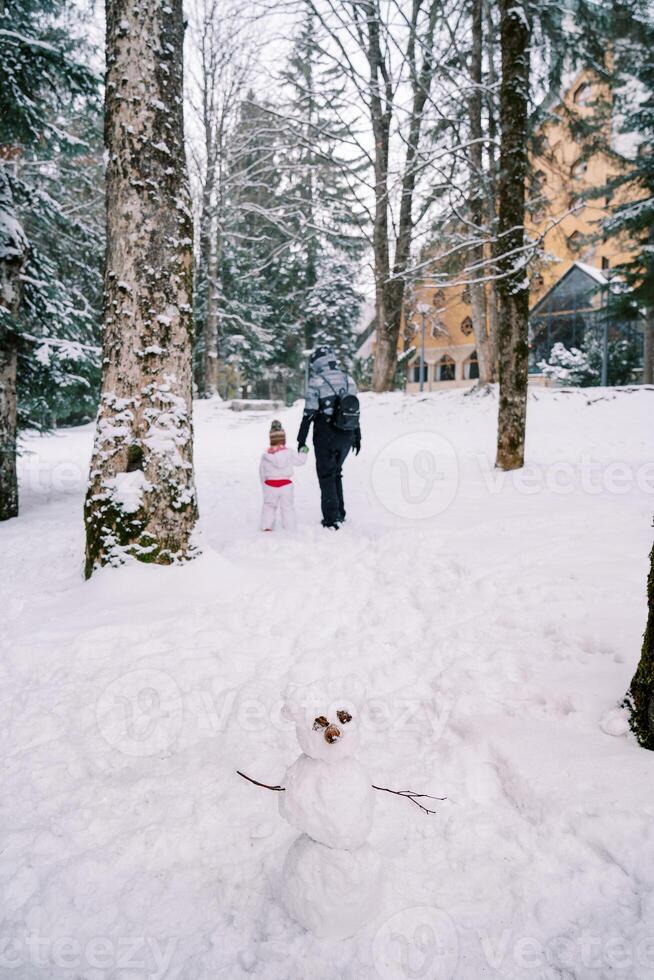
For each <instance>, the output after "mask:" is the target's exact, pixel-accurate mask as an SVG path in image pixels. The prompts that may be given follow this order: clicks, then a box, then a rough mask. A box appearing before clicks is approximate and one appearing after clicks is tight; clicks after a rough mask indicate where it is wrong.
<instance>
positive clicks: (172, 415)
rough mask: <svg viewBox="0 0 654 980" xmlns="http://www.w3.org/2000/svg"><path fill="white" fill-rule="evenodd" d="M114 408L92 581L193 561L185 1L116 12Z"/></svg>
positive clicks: (110, 138)
mask: <svg viewBox="0 0 654 980" xmlns="http://www.w3.org/2000/svg"><path fill="white" fill-rule="evenodd" d="M106 16H107V25H106V27H107V33H106V44H107V75H106V90H105V143H106V147H107V152H108V164H107V190H106V200H107V255H106V267H105V297H104V336H103V376H102V397H101V403H100V409H99V415H98V421H97V427H96V436H95V445H94V449H93V457H92V460H91V472H90V479H89V489H88V492H87V497H86V504H85V521H86V574H87V576H88V575H90V574H91V573H92V571H93V569H94V568H95V567H96V566H97V565H100V564H107V563H111V564H116V563H118V562H120V561H121V560H123V559H124V557H125V556H126V555H130V556H133V557H135V558H137V559H139V560H141V561H148V562H158V563H161V564H168V563H170V562H173V561H175V560H177V559H180V558H184V557H188V556H189V553H190V545H189V537H190V534H191V531H192V529H193V526H194V523H195V519H196V513H197V507H196V497H195V487H194V482H193V455H192V451H193V450H192V418H191V412H192V402H191V378H192V359H191V341H192V327H193V323H192V311H191V298H192V297H191V293H192V238H193V235H192V218H191V209H190V199H189V194H188V183H187V174H186V160H185V154H184V127H183V110H182V105H183V102H182V97H183V89H182V46H183V37H184V23H183V16H182V0H168V2H167V3H166V4H162V3H160V2H159V0H108V2H107V4H106Z"/></svg>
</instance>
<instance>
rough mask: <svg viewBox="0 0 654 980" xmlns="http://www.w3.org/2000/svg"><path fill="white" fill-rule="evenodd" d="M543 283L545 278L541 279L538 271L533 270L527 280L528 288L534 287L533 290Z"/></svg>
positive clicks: (541, 286)
mask: <svg viewBox="0 0 654 980" xmlns="http://www.w3.org/2000/svg"><path fill="white" fill-rule="evenodd" d="M544 285H545V280H544V279H543V277H542V275H541V274H540V272H534V274H533V276H532V277H531V279H530V281H529V287H530V289H534V290H538V289H542V288H543V286H544Z"/></svg>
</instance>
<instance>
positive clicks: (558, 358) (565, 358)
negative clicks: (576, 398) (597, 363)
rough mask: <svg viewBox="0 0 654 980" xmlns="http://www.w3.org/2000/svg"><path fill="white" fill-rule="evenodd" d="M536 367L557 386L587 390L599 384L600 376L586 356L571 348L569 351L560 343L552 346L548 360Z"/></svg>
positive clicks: (583, 352)
mask: <svg viewBox="0 0 654 980" xmlns="http://www.w3.org/2000/svg"><path fill="white" fill-rule="evenodd" d="M538 367H539V368H540V370H541V371H542V373H543V374H544V375H545V377H546V378H548V379H549V380H550V381H555V382H557V383H558V384H564V385H575V386H578V387H580V388H587V387H589V386H590V385H594V384H599V379H600V377H601V375H600V374H599V373H598V372H597V371H596V370H595V368H594V367H592V366H591V363H590V360H589V358H588V354H586V352H585V351H583V350H579V348H578V347H571V348H570V350H568V348H567V347H566V346H565V345H564V344H561V343H557V344H554V346H553V347H552V350H551V351H550V356H549V360H547V361H539V362H538Z"/></svg>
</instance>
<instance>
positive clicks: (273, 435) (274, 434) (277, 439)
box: [270, 419, 286, 446]
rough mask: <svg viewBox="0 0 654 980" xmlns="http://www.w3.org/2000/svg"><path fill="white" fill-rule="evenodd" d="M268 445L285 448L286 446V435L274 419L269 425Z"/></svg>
mask: <svg viewBox="0 0 654 980" xmlns="http://www.w3.org/2000/svg"><path fill="white" fill-rule="evenodd" d="M270 445H271V446H285V445H286V433H285V432H284V430H283V429H282V423H281V422H278V421H277V419H275V420H274V421H273V422H272V423H271V425H270Z"/></svg>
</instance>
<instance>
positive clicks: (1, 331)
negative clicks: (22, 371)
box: [0, 163, 28, 521]
mask: <svg viewBox="0 0 654 980" xmlns="http://www.w3.org/2000/svg"><path fill="white" fill-rule="evenodd" d="M27 253H28V243H27V239H26V238H25V234H24V232H23V229H22V227H21V225H20V223H19V221H18V220H17V218H16V213H15V210H14V202H13V197H12V194H11V188H10V186H9V180H8V178H7V174H6V173H5V170H4V165H3V164H2V163H0V521H6V520H9V518H10V517H17V516H18V479H17V476H16V360H17V356H16V342H15V341H16V338H15V337H14V335H13V331H12V330H11V329H10V327H9V325H8V324H7V323H6V322H3V320H4V318H5V317H6V315H7V313H9V314H11V313H16V311H17V310H18V307H19V306H20V299H21V278H20V276H21V272H22V269H23V266H24V264H25V260H26V258H27Z"/></svg>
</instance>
